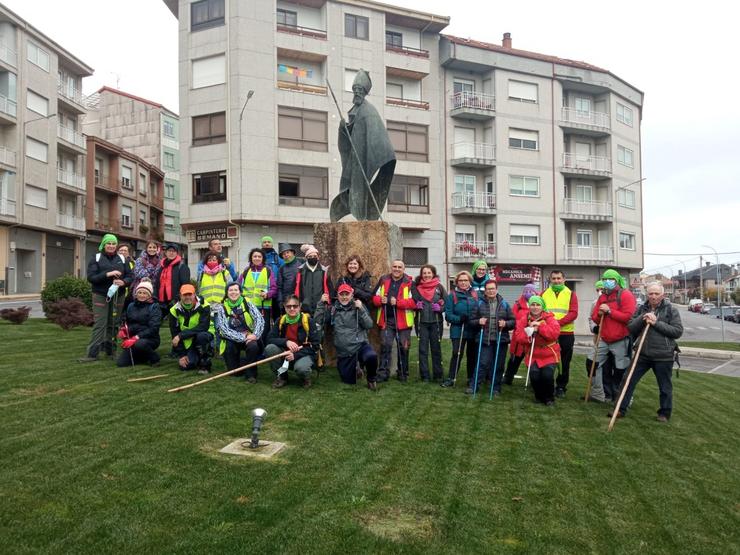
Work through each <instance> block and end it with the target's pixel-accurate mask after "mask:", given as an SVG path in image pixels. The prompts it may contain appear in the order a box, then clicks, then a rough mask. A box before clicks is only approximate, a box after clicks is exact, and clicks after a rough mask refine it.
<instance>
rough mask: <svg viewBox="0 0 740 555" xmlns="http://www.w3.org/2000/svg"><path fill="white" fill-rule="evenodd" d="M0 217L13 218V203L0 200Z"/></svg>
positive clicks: (4, 199)
mask: <svg viewBox="0 0 740 555" xmlns="http://www.w3.org/2000/svg"><path fill="white" fill-rule="evenodd" d="M0 215H2V216H15V201H14V200H10V199H7V198H0Z"/></svg>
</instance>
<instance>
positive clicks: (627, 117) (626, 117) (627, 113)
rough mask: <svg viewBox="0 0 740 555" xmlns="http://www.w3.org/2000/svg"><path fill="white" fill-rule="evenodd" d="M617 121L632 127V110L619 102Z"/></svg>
mask: <svg viewBox="0 0 740 555" xmlns="http://www.w3.org/2000/svg"><path fill="white" fill-rule="evenodd" d="M617 121H621V122H622V123H623V124H625V125H629V126H630V127H632V108H628V107H627V106H625V105H624V104H620V103H619V102H617Z"/></svg>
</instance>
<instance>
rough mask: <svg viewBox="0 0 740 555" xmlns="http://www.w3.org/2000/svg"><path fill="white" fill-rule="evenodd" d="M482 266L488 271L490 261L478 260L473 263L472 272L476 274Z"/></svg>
mask: <svg viewBox="0 0 740 555" xmlns="http://www.w3.org/2000/svg"><path fill="white" fill-rule="evenodd" d="M481 266H483V267H484V268H485V269H486V271H488V263H487V262H486V261H485V260H478V261H477V262H476V263H475V264H473V270H472V272H471V273H472V274H473V275H475V271H476V270H477V269H478V268H480V267H481Z"/></svg>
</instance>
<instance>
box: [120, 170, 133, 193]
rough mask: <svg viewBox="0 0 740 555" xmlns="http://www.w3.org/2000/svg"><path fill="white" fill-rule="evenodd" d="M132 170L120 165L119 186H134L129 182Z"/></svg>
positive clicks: (125, 187) (131, 187) (126, 187)
mask: <svg viewBox="0 0 740 555" xmlns="http://www.w3.org/2000/svg"><path fill="white" fill-rule="evenodd" d="M132 177H133V172H132V170H131V168H129V167H128V166H121V186H122V187H123V188H124V189H133V188H134V186H133V185H132V184H131V178H132Z"/></svg>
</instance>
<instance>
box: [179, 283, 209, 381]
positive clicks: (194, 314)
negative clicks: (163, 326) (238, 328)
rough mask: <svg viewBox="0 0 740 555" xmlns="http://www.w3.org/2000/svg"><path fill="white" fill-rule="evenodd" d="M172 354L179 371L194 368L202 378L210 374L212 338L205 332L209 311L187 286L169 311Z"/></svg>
mask: <svg viewBox="0 0 740 555" xmlns="http://www.w3.org/2000/svg"><path fill="white" fill-rule="evenodd" d="M170 316H172V317H171V318H170V333H171V334H172V350H173V352H174V353H175V356H176V358H177V363H178V364H179V366H180V370H192V369H194V368H197V369H198V371H199V372H200V373H201V374H207V373H208V372H210V371H211V357H212V356H213V347H212V345H211V342H212V341H213V336H212V335H211V334H210V333H209V332H208V327H209V325H210V322H211V309H210V307H209V306H208V303H206V302H205V301H203V300H202V299H201V298H199V297H196V296H195V287H193V286H192V285H191V284H189V283H186V284H185V285H183V286H181V287H180V300H179V301H178V302H176V303H175V304H174V305H173V306H172V308H170Z"/></svg>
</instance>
